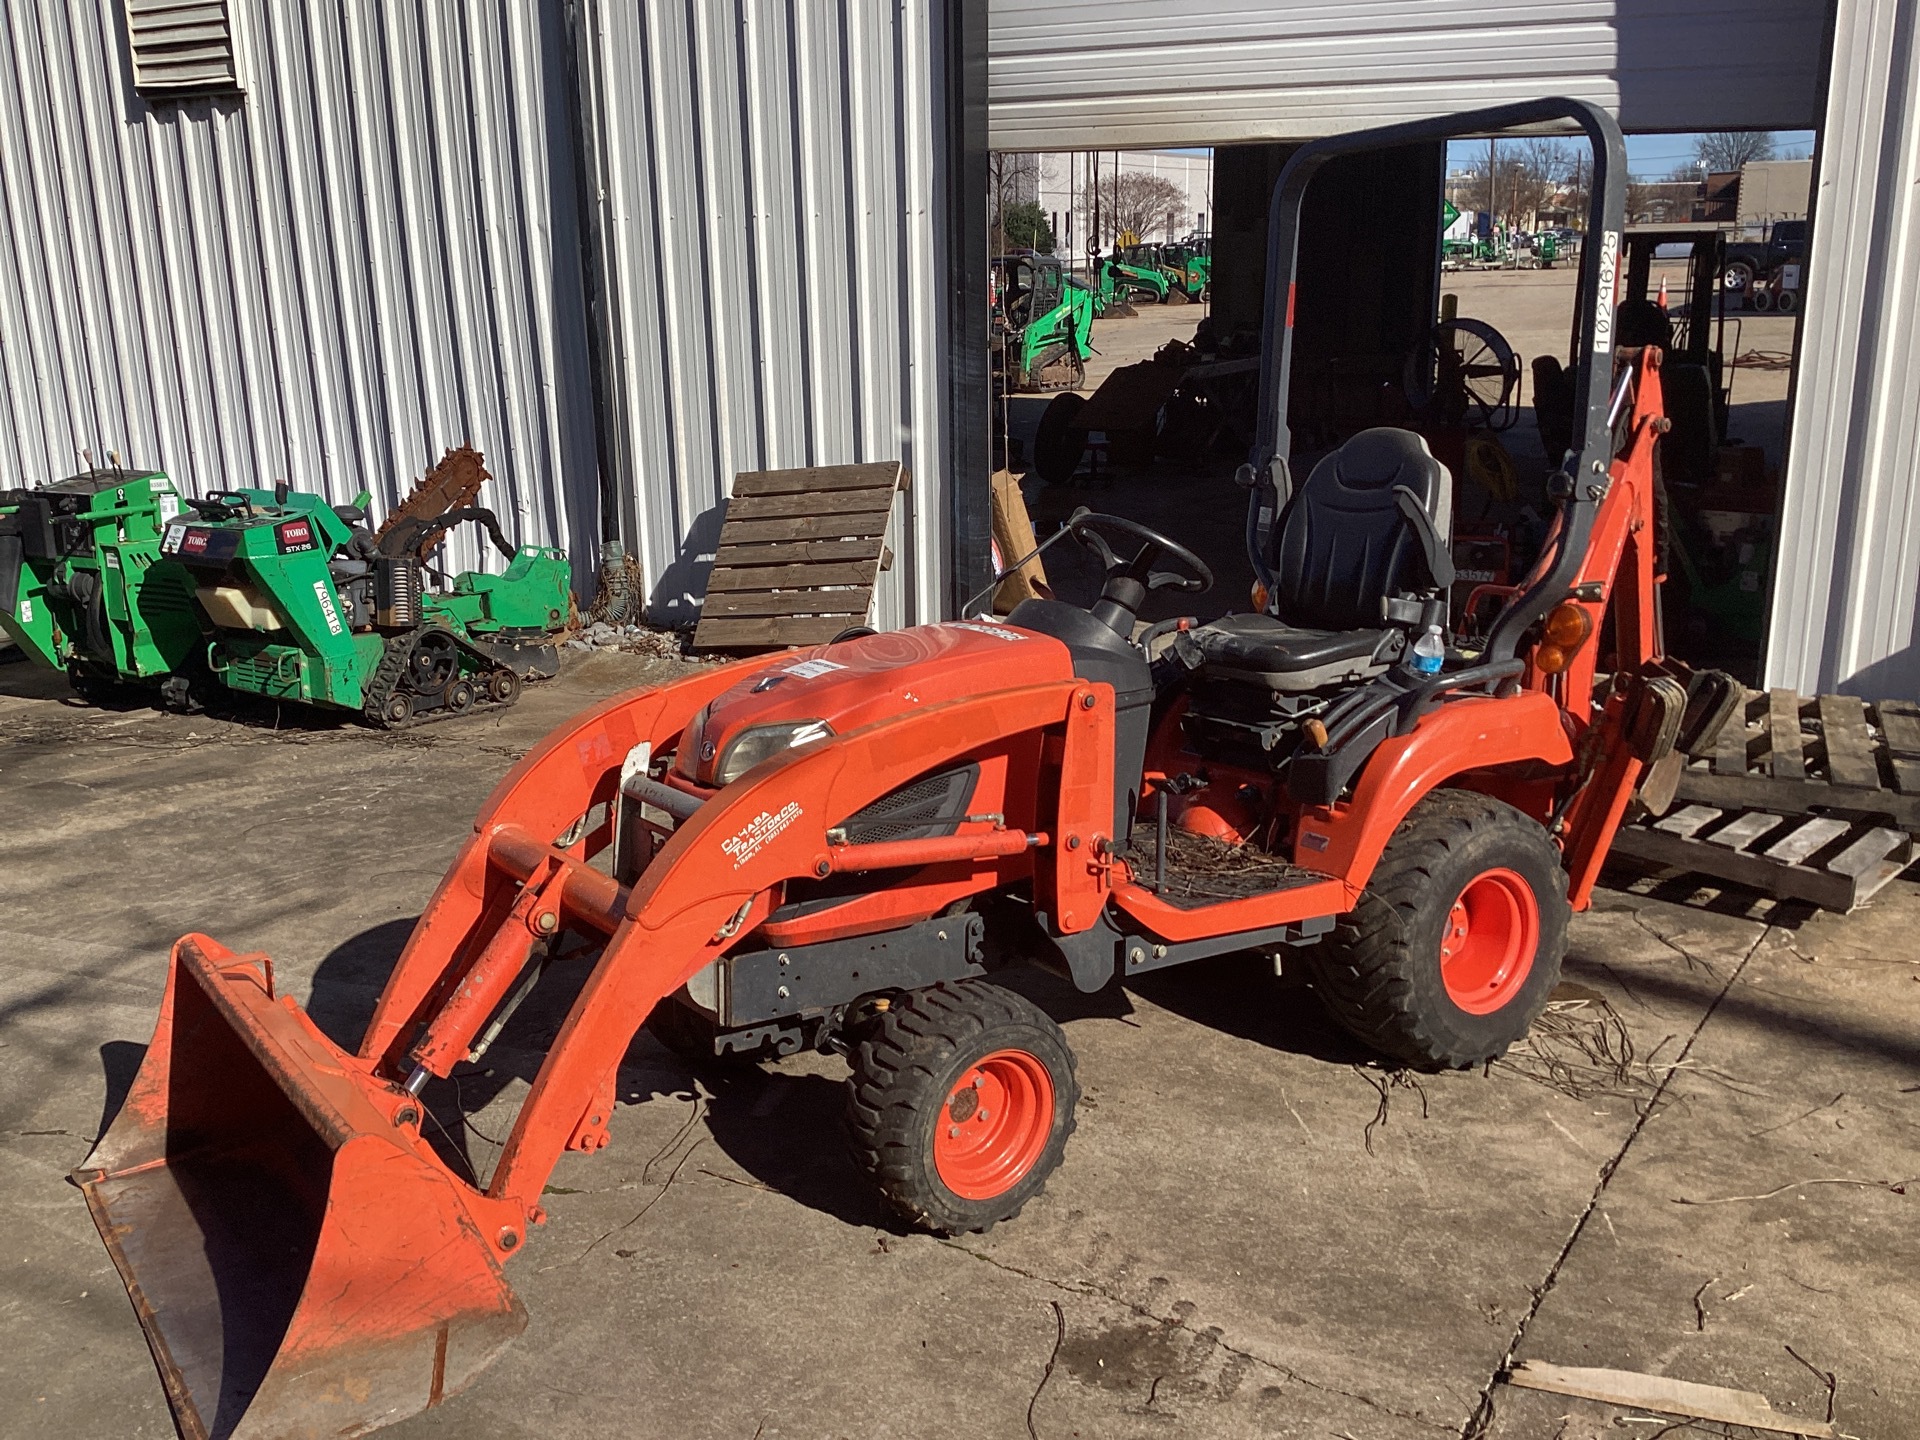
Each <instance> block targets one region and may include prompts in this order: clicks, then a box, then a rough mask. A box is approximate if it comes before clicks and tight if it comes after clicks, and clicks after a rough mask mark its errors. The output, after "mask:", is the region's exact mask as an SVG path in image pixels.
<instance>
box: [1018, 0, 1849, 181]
mask: <svg viewBox="0 0 1920 1440" xmlns="http://www.w3.org/2000/svg"><path fill="white" fill-rule="evenodd" d="M1828 8H1829V7H1828V5H1827V4H1826V3H1824V0H1479V3H1473V0H1200V3H1188V4H1178V5H1170V4H1167V3H1165V0H992V5H991V12H990V13H991V17H992V19H991V37H992V38H991V42H990V47H991V48H990V60H989V72H988V73H989V87H990V105H991V127H992V143H993V146H994V148H995V149H1002V150H1071V149H1085V148H1092V147H1098V148H1103V149H1113V148H1116V147H1135V146H1167V145H1211V144H1224V143H1230V142H1233V141H1241V140H1290V139H1305V138H1308V137H1311V136H1315V135H1328V134H1332V133H1335V132H1337V131H1341V130H1353V129H1359V128H1362V127H1364V126H1369V125H1384V124H1389V123H1391V122H1393V121H1397V120H1410V119H1414V118H1416V117H1420V116H1426V115H1438V114H1444V113H1446V112H1448V111H1452V110H1463V109H1467V108H1470V107H1474V106H1481V105H1496V104H1501V103H1503V102H1506V101H1509V100H1524V99H1530V98H1534V97H1537V96H1541V95H1552V94H1560V95H1572V96H1577V97H1579V98H1581V99H1586V100H1593V101H1597V102H1598V103H1600V104H1602V105H1604V106H1606V107H1607V108H1608V109H1610V110H1613V111H1615V112H1616V113H1617V114H1618V115H1619V117H1620V123H1621V125H1622V127H1623V128H1625V129H1627V130H1629V131H1636V130H1640V131H1646V130H1676V131H1678V130H1739V129H1766V130H1793V129H1809V128H1812V127H1813V126H1815V125H1817V124H1818V123H1819V118H1820V92H1821V78H1822V75H1823V73H1824V58H1825V55H1826V51H1827V27H1828V23H1829V22H1828Z"/></svg>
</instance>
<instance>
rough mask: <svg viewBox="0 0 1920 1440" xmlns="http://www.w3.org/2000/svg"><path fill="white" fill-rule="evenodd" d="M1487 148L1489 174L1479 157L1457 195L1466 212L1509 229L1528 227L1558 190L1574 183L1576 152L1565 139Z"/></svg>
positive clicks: (1536, 139) (1537, 138)
mask: <svg viewBox="0 0 1920 1440" xmlns="http://www.w3.org/2000/svg"><path fill="white" fill-rule="evenodd" d="M1491 150H1492V155H1491V159H1492V165H1493V168H1492V169H1491V170H1489V168H1488V162H1487V160H1484V159H1483V160H1481V161H1480V162H1479V163H1478V164H1476V165H1474V166H1473V167H1471V168H1470V169H1469V170H1468V171H1467V173H1466V176H1465V183H1464V184H1463V185H1462V186H1461V188H1460V192H1459V193H1460V198H1461V199H1462V200H1463V201H1464V202H1465V208H1467V209H1470V210H1479V211H1482V212H1485V213H1487V214H1490V215H1492V216H1493V217H1494V219H1495V220H1497V221H1501V222H1504V223H1506V224H1509V225H1531V224H1533V223H1535V220H1536V217H1537V215H1538V213H1539V211H1541V210H1542V209H1544V208H1545V207H1546V206H1547V204H1548V203H1549V202H1550V201H1551V200H1553V199H1554V197H1555V196H1556V195H1558V194H1560V193H1561V191H1562V189H1563V188H1567V187H1571V186H1572V185H1573V182H1574V171H1575V151H1574V149H1573V147H1572V146H1570V145H1568V144H1567V143H1566V142H1565V141H1564V140H1555V139H1553V138H1551V137H1549V136H1535V137H1532V138H1529V139H1525V140H1521V141H1519V142H1517V143H1516V142H1514V141H1508V142H1507V143H1506V144H1505V145H1504V146H1500V145H1496V146H1493V147H1491ZM1489 175H1491V176H1492V178H1493V185H1492V188H1491V191H1489V188H1488V184H1487V180H1488V176H1489Z"/></svg>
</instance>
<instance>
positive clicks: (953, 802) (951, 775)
mask: <svg viewBox="0 0 1920 1440" xmlns="http://www.w3.org/2000/svg"><path fill="white" fill-rule="evenodd" d="M979 780H980V766H979V765H978V764H977V763H974V762H969V763H967V764H965V765H961V766H958V767H957V768H955V769H952V770H937V771H935V772H934V773H933V774H931V775H923V776H921V778H920V779H918V780H915V781H913V782H912V783H911V784H908V785H902V786H901V787H900V788H899V789H898V790H895V791H892V792H891V793H889V794H886V795H882V796H881V797H880V798H879V799H878V800H876V801H874V802H873V803H872V804H871V805H869V806H867V807H866V808H865V809H864V810H861V811H858V812H857V813H855V814H853V815H851V816H849V817H848V819H847V822H846V824H845V825H844V826H843V827H842V828H843V829H845V831H846V833H847V842H848V843H849V844H853V845H871V844H875V843H877V842H879V841H883V840H930V839H933V838H934V837H936V836H940V835H951V834H953V833H954V832H955V831H956V830H958V829H959V828H960V822H961V821H962V820H964V819H966V818H967V802H968V801H969V800H971V799H972V798H973V787H974V786H975V785H976V784H978V783H979Z"/></svg>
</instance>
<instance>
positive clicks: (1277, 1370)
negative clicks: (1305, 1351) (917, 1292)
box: [936, 1239, 1453, 1433]
mask: <svg viewBox="0 0 1920 1440" xmlns="http://www.w3.org/2000/svg"><path fill="white" fill-rule="evenodd" d="M936 1243H937V1244H940V1245H944V1246H946V1247H947V1248H948V1249H949V1250H958V1251H959V1252H960V1253H961V1254H962V1255H965V1256H968V1257H969V1258H971V1259H974V1260H978V1261H980V1262H981V1263H982V1264H984V1265H991V1266H992V1267H993V1268H994V1269H996V1270H1004V1271H1006V1272H1007V1274H1009V1275H1018V1276H1019V1277H1020V1278H1021V1279H1023V1280H1032V1281H1034V1282H1036V1283H1037V1284H1041V1285H1050V1286H1052V1287H1053V1288H1054V1289H1055V1290H1060V1291H1063V1292H1065V1293H1066V1294H1069V1295H1079V1296H1082V1297H1085V1298H1088V1299H1095V1300H1105V1301H1106V1302H1107V1303H1108V1304H1111V1305H1118V1306H1119V1307H1120V1308H1121V1309H1123V1310H1127V1311H1131V1312H1132V1313H1133V1314H1135V1315H1137V1316H1139V1317H1140V1318H1141V1319H1142V1320H1151V1321H1153V1322H1154V1323H1155V1324H1156V1325H1169V1326H1172V1327H1173V1328H1174V1329H1176V1330H1183V1331H1185V1332H1186V1333H1187V1334H1189V1335H1191V1336H1193V1337H1194V1338H1195V1339H1198V1340H1205V1341H1206V1342H1207V1343H1208V1344H1210V1345H1216V1346H1218V1347H1219V1348H1220V1349H1222V1350H1224V1351H1226V1352H1227V1353H1228V1354H1229V1355H1237V1356H1239V1357H1240V1358H1241V1359H1242V1360H1245V1361H1247V1362H1248V1363H1249V1364H1252V1365H1259V1366H1261V1367H1263V1368H1265V1369H1267V1370H1271V1371H1273V1373H1274V1374H1276V1375H1279V1376H1282V1377H1284V1378H1285V1379H1288V1380H1292V1381H1295V1382H1297V1383H1299V1384H1301V1385H1304V1386H1306V1387H1307V1388H1308V1389H1309V1390H1318V1391H1320V1392H1321V1393H1322V1394H1324V1395H1338V1396H1340V1397H1341V1398H1342V1399H1343V1400H1353V1401H1357V1402H1358V1403H1359V1404H1362V1405H1365V1406H1366V1407H1368V1408H1369V1409H1371V1410H1378V1411H1379V1412H1380V1413H1381V1414H1383V1415H1391V1416H1392V1417H1393V1418H1394V1419H1396V1420H1408V1421H1411V1422H1412V1423H1414V1424H1416V1425H1424V1426H1426V1427H1427V1428H1429V1429H1431V1430H1437V1431H1440V1432H1442V1433H1450V1432H1451V1431H1452V1429H1453V1427H1452V1426H1451V1425H1442V1424H1440V1423H1438V1422H1437V1421H1434V1420H1430V1419H1428V1418H1427V1417H1426V1416H1424V1415H1416V1414H1413V1413H1411V1412H1410V1411H1406V1410H1396V1409H1394V1407H1393V1406H1391V1405H1388V1404H1386V1403H1384V1402H1383V1401H1380V1400H1376V1399H1374V1398H1373V1397H1372V1396H1371V1395H1362V1394H1359V1393H1358V1392H1356V1391H1353V1390H1342V1389H1341V1388H1340V1387H1339V1386H1337V1385H1327V1384H1323V1383H1322V1382H1320V1381H1318V1380H1315V1379H1314V1378H1313V1377H1312V1376H1310V1375H1303V1374H1301V1373H1300V1372H1299V1371H1298V1370H1295V1369H1294V1368H1293V1367H1292V1366H1291V1365H1283V1364H1282V1363H1280V1362H1279V1361H1278V1360H1269V1359H1268V1358H1267V1357H1266V1356H1264V1355H1256V1354H1254V1352H1253V1351H1251V1350H1242V1349H1241V1348H1240V1347H1239V1346H1237V1345H1233V1344H1231V1343H1229V1342H1228V1341H1227V1340H1225V1339H1223V1338H1222V1337H1221V1336H1219V1335H1217V1334H1215V1333H1213V1332H1212V1331H1211V1330H1210V1329H1209V1330H1200V1329H1196V1328H1195V1327H1194V1326H1192V1325H1190V1324H1188V1323H1187V1321H1185V1320H1183V1319H1181V1318H1180V1317H1179V1316H1177V1315H1162V1314H1160V1313H1158V1312H1157V1311H1155V1310H1153V1309H1152V1308H1151V1307H1149V1306H1146V1305H1142V1304H1140V1303H1139V1302H1138V1301H1135V1300H1129V1299H1127V1297H1126V1296H1124V1295H1116V1294H1114V1293H1113V1292H1112V1291H1111V1290H1107V1289H1104V1288H1102V1287H1101V1286H1099V1285H1092V1284H1088V1283H1086V1282H1084V1281H1072V1280H1056V1279H1055V1278H1054V1277H1053V1276H1051V1275H1042V1274H1040V1273H1039V1272H1038V1271H1037V1270H1027V1269H1023V1268H1022V1267H1021V1266H1018V1265H1010V1264H1008V1263H1007V1262H1006V1261H1004V1260H996V1259H995V1258H994V1257H993V1256H991V1255H986V1254H982V1253H981V1252H980V1251H978V1250H975V1249H972V1248H971V1247H969V1246H966V1245H962V1244H961V1243H960V1242H959V1241H957V1240H949V1239H937V1240H936ZM1056 1303H1057V1302H1056ZM1062 1323H1063V1324H1064V1323H1065V1322H1064V1320H1063V1321H1062ZM1035 1393H1036V1394H1037V1393H1038V1392H1035Z"/></svg>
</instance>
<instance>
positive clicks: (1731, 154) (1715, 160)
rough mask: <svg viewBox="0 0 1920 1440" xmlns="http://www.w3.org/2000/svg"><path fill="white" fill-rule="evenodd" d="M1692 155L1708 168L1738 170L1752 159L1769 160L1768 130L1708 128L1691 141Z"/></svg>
mask: <svg viewBox="0 0 1920 1440" xmlns="http://www.w3.org/2000/svg"><path fill="white" fill-rule="evenodd" d="M1693 157H1694V159H1696V160H1698V161H1699V162H1700V163H1701V164H1703V165H1705V166H1706V167H1707V169H1709V170H1720V171H1726V170H1738V169H1740V168H1741V167H1742V166H1744V165H1747V164H1749V163H1750V162H1752V161H1755V160H1771V159H1773V132H1772V131H1770V130H1712V131H1709V132H1708V133H1706V134H1705V135H1702V136H1700V137H1698V138H1697V139H1696V140H1695V141H1694V142H1693Z"/></svg>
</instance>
